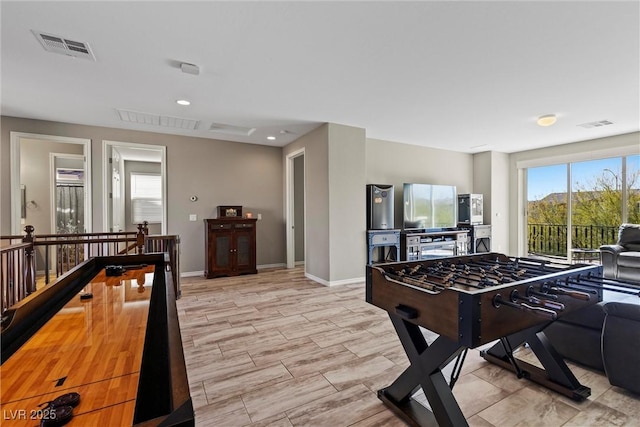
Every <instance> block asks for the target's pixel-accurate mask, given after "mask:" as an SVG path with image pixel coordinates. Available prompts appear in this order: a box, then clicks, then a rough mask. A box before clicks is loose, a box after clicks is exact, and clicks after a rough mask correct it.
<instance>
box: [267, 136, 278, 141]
mask: <svg viewBox="0 0 640 427" xmlns="http://www.w3.org/2000/svg"><path fill="white" fill-rule="evenodd" d="M267 139H268V140H269V141H275V140H276V137H275V136H268V137H267Z"/></svg>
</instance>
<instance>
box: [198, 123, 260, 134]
mask: <svg viewBox="0 0 640 427" xmlns="http://www.w3.org/2000/svg"><path fill="white" fill-rule="evenodd" d="M209 130H210V131H211V132H217V133H224V134H227V135H240V136H249V135H251V134H252V133H253V132H255V131H256V128H249V127H243V126H234V125H225V124H223V123H212V124H211V126H210V127H209Z"/></svg>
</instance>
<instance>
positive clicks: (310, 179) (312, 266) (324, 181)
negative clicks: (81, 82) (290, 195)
mask: <svg viewBox="0 0 640 427" xmlns="http://www.w3.org/2000/svg"><path fill="white" fill-rule="evenodd" d="M328 138H329V125H328V124H324V125H322V126H320V127H318V128H316V129H314V130H313V131H311V132H309V133H308V134H306V135H303V136H301V137H300V138H298V139H297V140H295V141H293V142H292V143H291V144H289V145H287V146H286V147H284V148H283V150H282V159H283V163H284V161H285V160H284V159H285V158H286V156H287V155H288V154H290V153H292V152H294V151H297V150H300V149H302V148H304V156H305V178H306V179H305V190H304V192H305V197H306V218H305V225H306V236H305V242H306V254H305V268H304V269H305V273H306V274H308V275H311V276H313V277H316V278H320V279H322V280H325V281H328V280H329V145H328ZM284 180H285V170H284V168H283V170H282V178H281V183H284ZM281 188H282V189H284V188H285V186H284V185H282V184H281ZM282 193H284V190H282Z"/></svg>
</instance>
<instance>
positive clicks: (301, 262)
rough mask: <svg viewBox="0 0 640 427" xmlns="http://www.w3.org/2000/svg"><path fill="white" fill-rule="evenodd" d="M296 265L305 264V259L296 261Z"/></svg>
mask: <svg viewBox="0 0 640 427" xmlns="http://www.w3.org/2000/svg"><path fill="white" fill-rule="evenodd" d="M294 265H295V266H296V267H298V266H300V265H304V261H296V262H295V264H294Z"/></svg>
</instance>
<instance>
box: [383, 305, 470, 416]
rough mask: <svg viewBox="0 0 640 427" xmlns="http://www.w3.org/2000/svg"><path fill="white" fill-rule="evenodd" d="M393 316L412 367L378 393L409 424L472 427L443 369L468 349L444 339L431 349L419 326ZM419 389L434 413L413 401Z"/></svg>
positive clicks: (435, 342) (392, 320) (433, 344)
mask: <svg viewBox="0 0 640 427" xmlns="http://www.w3.org/2000/svg"><path fill="white" fill-rule="evenodd" d="M389 317H390V318H391V322H392V323H393V326H394V328H395V329H396V332H397V334H398V338H399V339H400V342H401V343H402V346H403V347H404V350H405V352H406V353H407V357H408V358H409V362H410V363H411V365H410V366H409V367H408V368H407V369H406V370H405V371H404V372H403V373H402V374H401V375H400V376H399V377H398V378H397V379H396V380H395V381H394V382H393V383H392V384H391V385H390V386H388V387H386V388H384V389H382V390H380V391H378V397H379V398H380V400H382V401H383V402H384V403H385V404H387V405H388V406H389V407H390V408H391V409H392V410H393V411H394V412H395V413H396V414H397V415H399V416H400V417H401V418H403V419H404V421H405V422H407V423H408V424H409V425H413V426H431V425H433V426H440V427H445V426H452V427H453V426H468V424H467V421H466V420H465V418H464V415H463V414H462V411H461V410H460V406H459V405H458V402H457V401H456V399H455V397H454V396H453V392H452V391H451V388H450V387H449V384H447V381H446V379H445V377H444V375H443V374H442V372H441V370H440V369H441V368H443V367H444V366H446V365H447V364H448V363H449V362H450V361H452V360H453V359H454V358H455V357H456V356H457V355H458V354H460V352H461V351H463V350H464V347H463V346H461V345H460V344H459V343H457V342H455V341H453V340H451V339H449V338H446V337H443V336H440V337H438V338H437V339H436V340H435V341H434V342H433V343H432V344H431V345H430V346H429V345H428V344H427V342H426V340H425V339H424V336H423V335H422V332H421V331H420V328H419V327H418V326H416V325H414V324H413V323H410V322H407V321H406V320H404V319H402V318H401V317H399V316H398V315H395V314H393V313H389ZM419 387H422V390H423V392H424V394H425V396H426V398H427V401H428V402H429V405H430V406H431V409H432V410H431V411H429V410H428V409H427V408H426V407H424V406H422V405H421V404H420V403H418V402H416V401H414V400H413V399H412V398H411V396H412V395H413V394H414V393H415V392H416V391H417V390H418V388H419Z"/></svg>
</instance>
